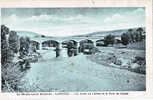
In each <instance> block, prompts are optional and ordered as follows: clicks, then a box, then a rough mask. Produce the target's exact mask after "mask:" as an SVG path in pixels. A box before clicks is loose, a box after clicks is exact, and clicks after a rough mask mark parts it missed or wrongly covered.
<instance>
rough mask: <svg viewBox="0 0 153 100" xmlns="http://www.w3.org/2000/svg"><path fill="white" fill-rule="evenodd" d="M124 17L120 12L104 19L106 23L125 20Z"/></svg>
mask: <svg viewBox="0 0 153 100" xmlns="http://www.w3.org/2000/svg"><path fill="white" fill-rule="evenodd" d="M123 19H124V17H123V16H121V15H120V14H114V15H112V16H111V17H107V18H105V19H104V23H110V22H111V23H114V22H117V21H123Z"/></svg>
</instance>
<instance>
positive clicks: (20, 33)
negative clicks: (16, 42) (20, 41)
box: [16, 31, 39, 37]
mask: <svg viewBox="0 0 153 100" xmlns="http://www.w3.org/2000/svg"><path fill="white" fill-rule="evenodd" d="M16 32H17V34H18V35H19V36H23V37H26V36H28V37H35V36H39V34H38V33H35V32H30V31H16Z"/></svg>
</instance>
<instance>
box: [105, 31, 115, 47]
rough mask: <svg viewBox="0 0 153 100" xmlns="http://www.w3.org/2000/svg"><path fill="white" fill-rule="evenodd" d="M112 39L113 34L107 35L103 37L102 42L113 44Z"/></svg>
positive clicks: (113, 39)
mask: <svg viewBox="0 0 153 100" xmlns="http://www.w3.org/2000/svg"><path fill="white" fill-rule="evenodd" d="M114 41H115V36H114V35H111V34H109V35H107V36H105V37H104V44H105V45H106V46H107V45H109V44H112V45H113V44H114Z"/></svg>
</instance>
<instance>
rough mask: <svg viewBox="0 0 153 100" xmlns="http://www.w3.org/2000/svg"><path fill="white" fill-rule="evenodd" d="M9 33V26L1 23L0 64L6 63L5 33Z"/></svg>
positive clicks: (6, 44) (6, 46)
mask: <svg viewBox="0 0 153 100" xmlns="http://www.w3.org/2000/svg"><path fill="white" fill-rule="evenodd" d="M8 34H9V28H7V27H6V26H5V25H1V63H2V66H3V65H4V64H6V62H7V58H8V42H7V38H6V35H8Z"/></svg>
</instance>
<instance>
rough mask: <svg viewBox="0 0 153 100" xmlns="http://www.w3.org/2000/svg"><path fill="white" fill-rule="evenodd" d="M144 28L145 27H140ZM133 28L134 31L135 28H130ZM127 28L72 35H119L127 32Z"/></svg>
mask: <svg viewBox="0 0 153 100" xmlns="http://www.w3.org/2000/svg"><path fill="white" fill-rule="evenodd" d="M142 28H143V29H144V30H145V27H142ZM130 29H133V30H134V31H135V30H136V29H137V28H130ZM128 30H129V29H120V30H112V31H99V32H92V33H88V34H84V35H75V36H72V37H104V36H106V35H109V34H111V35H115V36H121V35H122V34H123V33H125V32H127V31H128Z"/></svg>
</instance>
